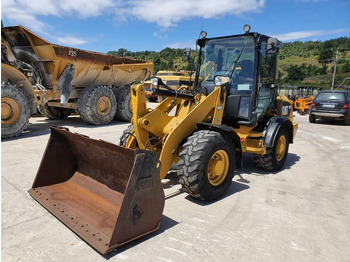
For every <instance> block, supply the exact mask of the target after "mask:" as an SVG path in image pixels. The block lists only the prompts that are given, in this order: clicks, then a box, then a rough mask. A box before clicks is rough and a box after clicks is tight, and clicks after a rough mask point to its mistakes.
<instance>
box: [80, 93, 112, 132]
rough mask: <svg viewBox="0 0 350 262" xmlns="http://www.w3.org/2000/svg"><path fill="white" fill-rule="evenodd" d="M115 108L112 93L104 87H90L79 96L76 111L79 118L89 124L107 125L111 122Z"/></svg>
mask: <svg viewBox="0 0 350 262" xmlns="http://www.w3.org/2000/svg"><path fill="white" fill-rule="evenodd" d="M116 108H117V105H116V99H115V96H114V94H113V91H112V90H111V89H110V88H109V87H106V86H91V87H89V88H87V89H86V90H84V91H83V92H82V93H81V94H80V96H79V100H78V111H79V114H80V117H81V118H82V119H83V121H84V122H87V123H89V124H93V125H104V124H108V123H109V122H111V121H112V119H113V117H114V115H115V112H116Z"/></svg>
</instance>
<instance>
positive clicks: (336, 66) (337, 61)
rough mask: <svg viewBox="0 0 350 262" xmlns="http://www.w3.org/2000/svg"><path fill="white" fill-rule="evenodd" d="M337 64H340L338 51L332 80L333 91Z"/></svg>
mask: <svg viewBox="0 0 350 262" xmlns="http://www.w3.org/2000/svg"><path fill="white" fill-rule="evenodd" d="M337 63H338V50H337V52H335V60H334V70H333V79H332V90H333V88H334V81H335V73H336V72H337Z"/></svg>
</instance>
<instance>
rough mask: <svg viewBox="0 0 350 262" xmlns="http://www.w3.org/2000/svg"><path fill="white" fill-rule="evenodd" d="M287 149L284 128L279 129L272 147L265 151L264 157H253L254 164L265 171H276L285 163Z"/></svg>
mask: <svg viewBox="0 0 350 262" xmlns="http://www.w3.org/2000/svg"><path fill="white" fill-rule="evenodd" d="M288 149H289V136H288V132H287V130H286V129H285V128H283V127H281V128H280V130H279V131H278V133H277V136H276V138H275V141H274V143H273V146H272V147H269V148H267V149H266V154H265V155H254V163H255V164H256V165H257V166H258V167H260V168H261V169H264V170H267V171H278V170H280V169H281V168H282V167H283V165H284V163H285V162H286V159H287V155H288Z"/></svg>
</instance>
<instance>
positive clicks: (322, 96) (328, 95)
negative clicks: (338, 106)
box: [315, 92, 345, 102]
mask: <svg viewBox="0 0 350 262" xmlns="http://www.w3.org/2000/svg"><path fill="white" fill-rule="evenodd" d="M332 100H333V101H344V100H345V94H344V93H333V92H322V93H319V94H318V95H317V97H316V98H315V101H316V102H319V101H332Z"/></svg>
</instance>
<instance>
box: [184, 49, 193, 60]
mask: <svg viewBox="0 0 350 262" xmlns="http://www.w3.org/2000/svg"><path fill="white" fill-rule="evenodd" d="M184 53H185V54H184V58H183V60H184V62H187V61H188V60H190V55H191V48H186V50H185V52H184Z"/></svg>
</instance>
